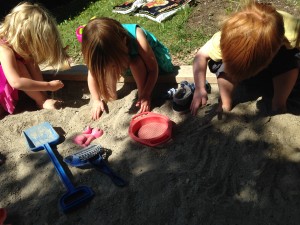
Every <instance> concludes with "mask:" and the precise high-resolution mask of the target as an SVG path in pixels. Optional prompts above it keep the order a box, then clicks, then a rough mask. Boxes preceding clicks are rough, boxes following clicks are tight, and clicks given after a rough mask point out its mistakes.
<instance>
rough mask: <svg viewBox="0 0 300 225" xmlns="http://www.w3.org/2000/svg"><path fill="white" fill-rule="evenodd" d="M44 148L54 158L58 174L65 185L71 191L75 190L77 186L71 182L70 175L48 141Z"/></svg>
mask: <svg viewBox="0 0 300 225" xmlns="http://www.w3.org/2000/svg"><path fill="white" fill-rule="evenodd" d="M44 148H45V149H46V151H47V152H48V155H49V157H50V159H51V160H52V162H53V164H54V166H55V169H56V171H57V173H58V175H59V176H60V178H61V180H62V182H63V183H64V185H65V187H66V188H67V189H68V191H69V192H73V191H74V190H75V187H74V186H73V184H72V183H71V181H70V179H69V178H68V176H67V174H66V172H65V171H64V169H63V167H62V166H61V165H60V163H59V161H58V159H57V158H56V156H55V155H54V153H53V151H52V148H51V147H50V145H49V144H48V143H46V144H44Z"/></svg>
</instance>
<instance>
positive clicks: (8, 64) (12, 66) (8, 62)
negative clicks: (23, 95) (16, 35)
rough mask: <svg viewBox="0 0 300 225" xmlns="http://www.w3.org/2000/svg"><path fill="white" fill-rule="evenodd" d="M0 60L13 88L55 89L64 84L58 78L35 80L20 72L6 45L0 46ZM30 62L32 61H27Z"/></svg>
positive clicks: (29, 89)
mask: <svg viewBox="0 0 300 225" xmlns="http://www.w3.org/2000/svg"><path fill="white" fill-rule="evenodd" d="M0 52H1V53H0V61H1V65H2V68H3V71H4V74H5V77H6V79H7V81H8V83H9V84H10V85H11V86H12V87H13V88H15V89H18V90H22V91H57V90H58V89H60V88H62V87H63V86H64V85H63V83H62V82H61V81H59V80H53V81H50V82H46V81H36V80H33V79H31V75H30V74H28V73H27V74H26V73H25V72H21V71H22V70H21V69H20V68H19V66H20V65H19V64H21V63H19V64H18V62H17V60H16V58H15V55H14V53H13V51H12V50H11V49H10V48H8V47H6V46H0ZM28 63H32V62H28Z"/></svg>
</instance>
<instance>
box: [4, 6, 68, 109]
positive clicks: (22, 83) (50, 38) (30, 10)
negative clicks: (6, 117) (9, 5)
mask: <svg viewBox="0 0 300 225" xmlns="http://www.w3.org/2000/svg"><path fill="white" fill-rule="evenodd" d="M66 61H67V55H66V53H65V51H64V49H63V46H62V42H61V39H60V36H59V32H58V30H57V27H56V22H55V20H54V19H53V17H52V16H51V15H50V14H49V13H48V12H47V10H46V9H45V8H43V7H41V6H40V5H38V4H32V3H28V2H23V3H20V4H19V5H17V6H16V7H15V8H13V9H12V11H11V12H10V13H9V14H8V15H7V16H6V17H5V18H4V21H3V22H2V23H1V25H0V63H1V66H0V81H1V82H0V88H1V89H0V107H1V108H2V110H3V109H4V110H5V111H7V112H8V113H13V111H14V109H15V105H16V102H17V100H18V90H21V91H24V92H25V93H26V94H27V95H28V96H29V97H30V98H32V99H33V100H34V101H35V102H36V104H37V106H38V107H39V108H41V109H43V108H44V109H55V108H57V107H58V106H57V103H58V101H56V100H53V99H49V98H48V96H47V94H46V91H57V90H59V89H61V88H62V87H63V86H64V85H63V83H62V82H61V81H59V80H53V81H50V82H46V81H43V77H42V74H41V71H40V69H39V65H40V64H43V65H44V66H52V67H54V68H56V69H57V70H58V69H60V68H61V67H62V65H63V64H64V63H65V62H66Z"/></svg>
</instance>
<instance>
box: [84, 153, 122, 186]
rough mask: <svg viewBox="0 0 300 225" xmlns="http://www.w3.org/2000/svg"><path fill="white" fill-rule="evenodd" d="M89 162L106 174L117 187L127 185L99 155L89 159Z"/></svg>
mask: <svg viewBox="0 0 300 225" xmlns="http://www.w3.org/2000/svg"><path fill="white" fill-rule="evenodd" d="M89 162H90V163H91V164H92V165H93V166H94V167H95V168H96V169H98V170H99V171H101V172H103V173H104V174H106V175H108V176H109V177H110V179H111V180H112V182H114V184H115V185H117V186H119V187H124V186H126V185H127V182H126V181H124V180H123V179H122V178H121V177H119V176H118V175H116V174H115V173H114V172H113V171H112V170H111V169H110V167H109V166H108V165H107V164H106V163H105V162H104V160H103V158H102V157H101V156H99V157H98V158H97V159H89Z"/></svg>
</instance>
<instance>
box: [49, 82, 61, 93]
mask: <svg viewBox="0 0 300 225" xmlns="http://www.w3.org/2000/svg"><path fill="white" fill-rule="evenodd" d="M49 85H50V88H49V91H57V90H59V89H61V88H62V87H63V86H64V84H63V82H61V81H60V80H52V81H49Z"/></svg>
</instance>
